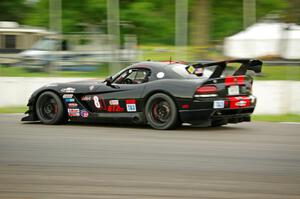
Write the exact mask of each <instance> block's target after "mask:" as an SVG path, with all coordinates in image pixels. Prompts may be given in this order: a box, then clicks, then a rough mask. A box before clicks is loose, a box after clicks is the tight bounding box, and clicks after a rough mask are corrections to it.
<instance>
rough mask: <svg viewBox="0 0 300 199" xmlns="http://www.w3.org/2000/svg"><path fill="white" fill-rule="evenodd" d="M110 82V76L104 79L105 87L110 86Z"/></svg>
mask: <svg viewBox="0 0 300 199" xmlns="http://www.w3.org/2000/svg"><path fill="white" fill-rule="evenodd" d="M112 80H113V79H112V76H110V77H108V78H106V79H105V81H104V82H106V85H107V86H110V85H111V83H112Z"/></svg>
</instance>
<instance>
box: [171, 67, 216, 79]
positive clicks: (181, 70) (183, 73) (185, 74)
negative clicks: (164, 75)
mask: <svg viewBox="0 0 300 199" xmlns="http://www.w3.org/2000/svg"><path fill="white" fill-rule="evenodd" d="M187 67H188V66H187V65H183V64H174V65H172V71H174V72H175V73H176V74H177V75H178V76H180V77H181V78H183V79H197V78H199V77H209V76H210V75H211V74H212V73H213V72H212V70H211V69H209V68H204V69H201V70H202V71H201V74H200V73H198V74H199V75H196V74H194V73H191V72H189V71H188V70H187Z"/></svg>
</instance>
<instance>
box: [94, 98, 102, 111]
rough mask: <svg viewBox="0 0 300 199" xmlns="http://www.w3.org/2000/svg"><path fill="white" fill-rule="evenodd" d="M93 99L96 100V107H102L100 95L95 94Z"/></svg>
mask: <svg viewBox="0 0 300 199" xmlns="http://www.w3.org/2000/svg"><path fill="white" fill-rule="evenodd" d="M93 100H94V104H95V107H96V108H100V107H101V105H100V102H99V97H98V96H94V97H93Z"/></svg>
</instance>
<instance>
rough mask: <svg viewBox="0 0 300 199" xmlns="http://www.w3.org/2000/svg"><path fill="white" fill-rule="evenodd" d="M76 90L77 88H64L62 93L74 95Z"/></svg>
mask: <svg viewBox="0 0 300 199" xmlns="http://www.w3.org/2000/svg"><path fill="white" fill-rule="evenodd" d="M75 90H76V89H75V88H71V87H68V88H62V89H61V90H60V91H61V92H64V93H74V91H75Z"/></svg>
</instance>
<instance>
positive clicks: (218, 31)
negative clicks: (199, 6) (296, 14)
mask: <svg viewBox="0 0 300 199" xmlns="http://www.w3.org/2000/svg"><path fill="white" fill-rule="evenodd" d="M211 1H212V2H211V3H212V6H211V16H212V25H211V39H212V40H222V39H223V38H224V37H226V36H230V35H232V34H234V33H236V32H239V31H241V30H242V29H243V13H242V12H243V5H242V3H243V1H241V0H227V1H219V0H211ZM295 1H299V0H295ZM287 5H288V2H287V1H286V0H256V19H257V20H260V19H262V18H263V17H265V16H266V15H267V14H269V13H272V12H275V11H282V10H285V9H286V8H287Z"/></svg>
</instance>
